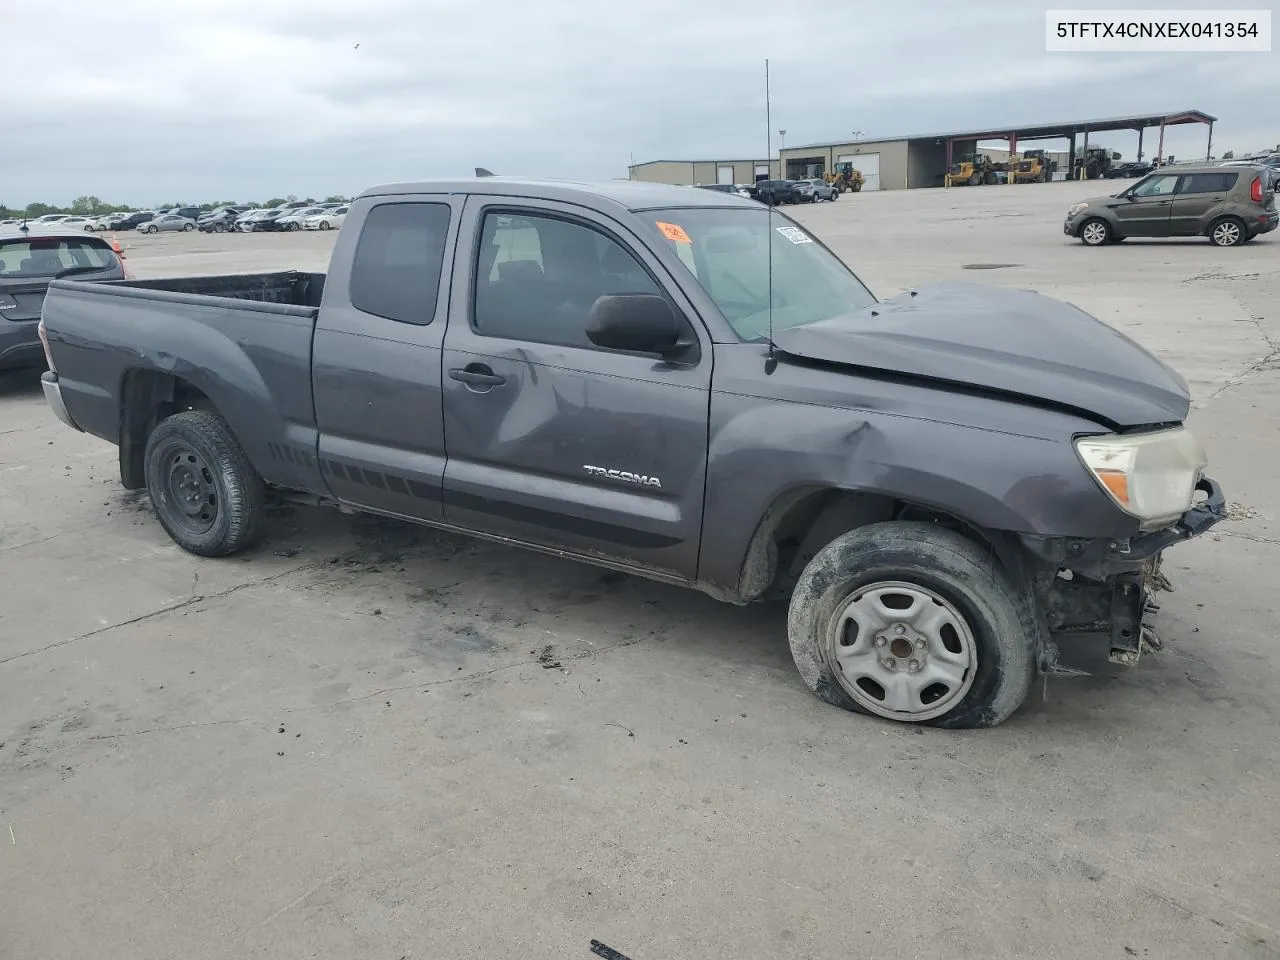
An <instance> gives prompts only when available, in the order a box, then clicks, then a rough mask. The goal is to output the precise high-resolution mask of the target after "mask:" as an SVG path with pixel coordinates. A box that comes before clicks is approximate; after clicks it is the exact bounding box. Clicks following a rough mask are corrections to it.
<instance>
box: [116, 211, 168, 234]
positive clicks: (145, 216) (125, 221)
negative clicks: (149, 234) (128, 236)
mask: <svg viewBox="0 0 1280 960" xmlns="http://www.w3.org/2000/svg"><path fill="white" fill-rule="evenodd" d="M155 215H156V214H155V212H154V211H152V210H137V211H135V212H134V213H127V214H125V215H124V216H122V217H121V218H120V219H119V220H112V221H111V223H110V224H109V225H108V229H110V230H133V229H134V228H135V227H137V226H138V225H139V224H142V223H146V222H147V221H148V220H150V219H151V218H152V217H154V216H155Z"/></svg>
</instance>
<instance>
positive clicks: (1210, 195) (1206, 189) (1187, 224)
mask: <svg viewBox="0 0 1280 960" xmlns="http://www.w3.org/2000/svg"><path fill="white" fill-rule="evenodd" d="M1239 176H1240V174H1239V172H1237V171H1232V170H1230V169H1227V170H1224V171H1222V172H1218V171H1214V172H1212V173H1190V174H1186V175H1184V176H1183V177H1182V182H1181V183H1179V184H1178V190H1177V193H1175V194H1174V196H1173V212H1172V214H1171V215H1170V217H1169V232H1170V233H1171V234H1172V235H1173V236H1175V237H1197V236H1201V235H1202V234H1203V233H1204V232H1205V231H1206V230H1207V229H1208V227H1209V223H1208V220H1209V211H1210V210H1212V209H1213V208H1214V207H1217V206H1218V205H1219V204H1222V203H1224V202H1226V199H1227V196H1228V194H1230V193H1231V191H1232V189H1233V188H1234V187H1235V185H1236V179H1237V178H1238V177H1239Z"/></svg>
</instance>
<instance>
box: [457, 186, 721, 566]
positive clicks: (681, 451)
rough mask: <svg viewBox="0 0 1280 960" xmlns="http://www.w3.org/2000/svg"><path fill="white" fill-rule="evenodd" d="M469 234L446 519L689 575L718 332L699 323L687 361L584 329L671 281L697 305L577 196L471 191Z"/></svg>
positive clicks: (462, 269)
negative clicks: (710, 334) (615, 302)
mask: <svg viewBox="0 0 1280 960" xmlns="http://www.w3.org/2000/svg"><path fill="white" fill-rule="evenodd" d="M461 235H462V236H463V237H466V238H469V239H468V240H466V241H465V242H463V243H460V244H459V247H458V255H457V262H456V264H455V268H454V276H455V277H456V278H457V280H456V282H455V284H454V291H453V296H452V302H451V305H450V312H449V328H448V332H447V333H446V336H445V344H444V381H443V384H444V385H443V391H444V403H445V443H446V447H447V449H448V455H449V460H448V466H447V468H446V471H445V494H444V496H445V519H446V520H447V521H449V522H450V523H454V524H457V525H459V526H462V527H466V528H470V529H474V530H479V531H484V532H489V533H496V534H500V535H503V536H508V537H511V538H513V539H517V540H521V541H524V542H528V543H536V544H541V545H544V546H551V547H557V548H562V549H566V550H569V551H571V552H574V553H578V554H582V555H588V556H598V557H606V558H610V559H613V560H616V561H619V562H623V563H629V564H632V565H637V566H643V567H645V568H647V569H649V570H653V571H658V572H662V573H664V574H667V575H673V576H677V577H681V578H685V579H692V578H693V576H694V574H695V572H696V566H697V556H698V538H699V533H700V530H701V518H702V498H703V484H704V477H705V472H706V453H707V403H708V397H709V389H710V367H711V362H710V361H711V354H710V349H709V347H710V345H709V343H707V342H705V339H704V338H705V334H704V333H703V331H701V330H700V329H699V325H698V324H697V323H693V324H691V328H692V331H693V335H694V336H695V337H697V338H699V339H700V341H701V342H700V344H699V346H700V350H694V351H691V354H690V357H689V358H688V362H682V363H671V362H664V361H662V360H659V359H657V358H655V357H653V356H642V355H638V354H629V353H621V352H614V351H604V350H601V349H599V348H597V347H595V346H594V345H593V344H591V343H590V342H589V341H588V340H587V337H586V324H587V317H588V312H589V310H590V307H591V305H592V303H594V301H595V299H596V298H597V297H599V296H601V295H603V294H610V293H614V294H616V293H641V292H666V293H667V295H668V296H670V297H671V298H672V300H673V302H674V303H676V305H677V307H678V308H679V309H680V310H681V312H682V313H684V314H685V316H686V317H688V316H691V315H692V311H691V308H690V307H689V305H688V304H686V303H684V302H682V301H681V300H680V299H679V297H678V294H674V293H672V292H671V291H670V290H669V289H664V288H663V287H662V286H661V285H660V284H659V283H658V281H657V280H656V279H655V278H656V277H659V276H663V273H662V270H661V268H660V267H659V266H658V265H657V263H656V262H655V261H654V260H653V258H652V257H651V255H650V254H649V253H648V252H647V251H645V250H644V248H643V246H642V245H641V244H639V243H638V242H637V241H636V239H635V238H634V237H633V236H631V235H629V233H627V231H626V230H625V228H623V227H622V226H621V225H618V224H613V223H611V222H609V223H606V222H604V221H603V220H601V219H597V218H595V215H589V214H587V212H586V211H583V210H581V209H579V208H576V207H572V206H568V205H561V204H555V203H550V202H545V203H544V202H541V201H539V202H537V203H534V202H532V201H528V202H523V201H516V202H514V203H513V202H512V201H511V200H510V199H507V200H502V199H499V198H487V197H473V198H471V199H470V200H469V201H468V204H467V208H466V211H465V213H464V216H463V224H462V231H461ZM473 260H474V262H472V261H473ZM464 278H465V279H464ZM466 279H469V280H470V282H469V283H468V282H466Z"/></svg>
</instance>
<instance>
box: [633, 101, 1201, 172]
mask: <svg viewBox="0 0 1280 960" xmlns="http://www.w3.org/2000/svg"><path fill="white" fill-rule="evenodd" d="M1216 120H1217V118H1216V117H1213V116H1210V115H1209V114H1207V113H1203V112H1201V111H1199V110H1179V111H1169V112H1165V113H1148V114H1133V115H1130V116H1123V117H1106V118H1101V119H1092V120H1068V121H1063V122H1058V123H1039V124H1021V125H1018V124H1007V125H999V126H992V127H985V128H971V129H969V130H959V131H952V132H948V133H933V134H916V135H911V136H905V137H885V138H877V139H875V140H845V141H828V142H824V143H810V144H805V145H802V146H795V147H787V148H785V149H784V150H781V151H779V159H780V163H781V166H782V176H784V177H789V178H792V179H802V178H807V177H815V176H822V175H823V174H824V173H826V172H828V171H831V170H834V169H835V168H836V166H837V164H844V163H848V164H851V165H852V166H854V167H856V168H857V169H858V170H860V171H861V172H862V174H863V176H864V178H865V179H866V186H865V187H864V188H863V189H866V190H895V189H902V188H906V187H933V186H941V185H942V184H943V180H944V176H945V174H946V172H947V170H948V169H949V168H950V167H951V165H952V164H953V163H954V162H955V161H956V159H959V158H964V157H967V156H972V155H973V154H975V153H978V152H980V151H979V150H978V144H980V143H983V142H988V141H992V140H1004V141H1006V142H1007V143H1008V144H1009V153H1010V154H1016V153H1017V152H1018V146H1019V144H1020V143H1024V142H1027V141H1042V140H1066V141H1068V142H1069V144H1070V146H1069V152H1068V153H1067V156H1068V157H1074V156H1075V155H1076V152H1077V147H1079V148H1080V153H1081V154H1082V155H1084V156H1087V155H1088V148H1089V141H1090V138H1091V137H1092V136H1094V135H1096V134H1100V133H1106V132H1112V131H1120V130H1131V131H1135V132H1136V133H1137V134H1138V154H1139V156H1138V159H1139V160H1141V159H1142V154H1143V146H1144V138H1145V133H1146V131H1147V130H1149V129H1152V128H1157V129H1158V131H1159V133H1158V134H1157V146H1156V156H1157V158H1158V159H1159V160H1164V131H1165V128H1166V127H1171V126H1179V125H1182V124H1188V123H1203V124H1206V125H1207V126H1208V128H1209V135H1208V141H1207V143H1206V147H1205V156H1209V155H1210V154H1211V152H1212V148H1213V124H1214V122H1215V121H1216ZM637 170H638V168H632V177H633V179H648V178H649V177H648V176H645V175H644V173H646V172H647V171H644V172H641V174H640V175H638V176H637ZM1063 172H1064V173H1066V174H1068V175H1070V174H1071V172H1072V170H1071V165H1070V164H1068V166H1067V169H1066V170H1064V171H1063Z"/></svg>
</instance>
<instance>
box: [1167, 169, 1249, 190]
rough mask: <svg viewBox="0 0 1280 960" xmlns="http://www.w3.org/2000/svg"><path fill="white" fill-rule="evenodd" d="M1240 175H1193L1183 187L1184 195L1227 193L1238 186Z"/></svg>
mask: <svg viewBox="0 0 1280 960" xmlns="http://www.w3.org/2000/svg"><path fill="white" fill-rule="evenodd" d="M1239 178H1240V174H1238V173H1230V172H1223V173H1217V172H1215V173H1193V174H1190V175H1188V177H1187V179H1186V181H1185V182H1184V183H1183V185H1182V190H1181V191H1180V192H1182V193H1226V192H1227V191H1229V190H1230V189H1231V188H1232V187H1234V186H1235V185H1236V180H1238V179H1239Z"/></svg>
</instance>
